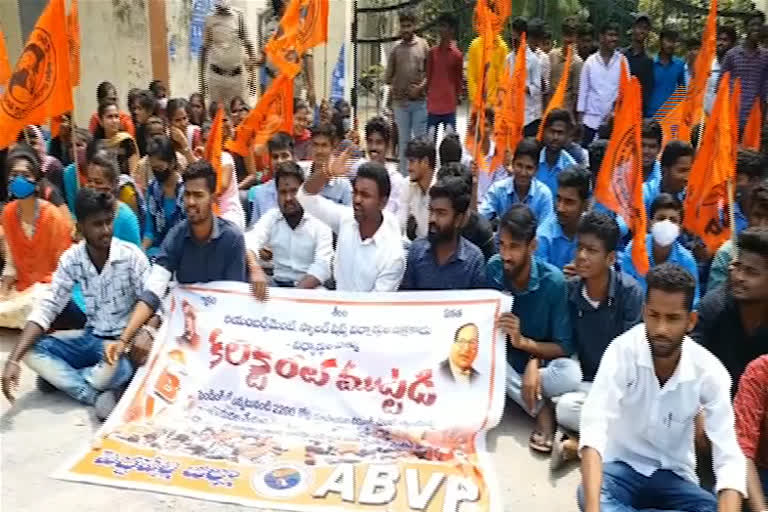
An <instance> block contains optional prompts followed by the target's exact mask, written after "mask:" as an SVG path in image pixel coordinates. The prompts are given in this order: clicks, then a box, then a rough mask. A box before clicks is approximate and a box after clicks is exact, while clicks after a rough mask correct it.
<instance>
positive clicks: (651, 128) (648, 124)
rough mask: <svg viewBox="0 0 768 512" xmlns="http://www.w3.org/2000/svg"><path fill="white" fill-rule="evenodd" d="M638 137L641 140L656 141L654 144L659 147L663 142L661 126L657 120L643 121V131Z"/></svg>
mask: <svg viewBox="0 0 768 512" xmlns="http://www.w3.org/2000/svg"><path fill="white" fill-rule="evenodd" d="M640 137H642V138H643V139H656V142H658V143H659V147H661V143H662V142H663V140H664V133H663V132H662V130H661V125H660V124H659V122H658V121H657V120H655V119H648V120H646V121H643V131H642V133H641V134H640Z"/></svg>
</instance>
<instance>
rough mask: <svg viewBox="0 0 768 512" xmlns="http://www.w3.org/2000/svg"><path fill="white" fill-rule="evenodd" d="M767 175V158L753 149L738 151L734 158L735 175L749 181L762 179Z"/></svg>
mask: <svg viewBox="0 0 768 512" xmlns="http://www.w3.org/2000/svg"><path fill="white" fill-rule="evenodd" d="M766 173H768V156H766V155H765V154H764V153H760V152H758V151H755V150H754V149H740V150H739V152H738V153H737V156H736V174H744V175H746V176H747V177H749V179H750V180H754V179H761V178H764V177H765V175H766Z"/></svg>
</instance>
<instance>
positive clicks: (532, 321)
mask: <svg viewBox="0 0 768 512" xmlns="http://www.w3.org/2000/svg"><path fill="white" fill-rule="evenodd" d="M487 274H488V284H489V285H490V287H491V288H495V289H497V290H501V291H505V292H507V293H509V294H511V295H512V296H513V297H514V301H513V302H512V313H514V314H515V315H516V316H517V317H518V318H519V319H520V333H521V334H522V335H523V336H525V337H526V338H531V339H532V340H536V341H544V342H552V343H557V344H558V345H560V346H561V347H562V348H563V352H564V353H565V355H566V356H568V355H570V354H571V353H572V352H573V348H572V345H571V337H572V335H573V333H572V332H571V317H570V315H569V314H568V287H567V285H566V283H565V278H564V277H563V273H562V272H560V271H559V270H558V269H557V268H555V267H554V266H552V265H550V264H549V263H547V262H545V261H542V260H540V259H539V258H537V257H536V256H533V257H532V258H531V277H530V278H529V280H528V288H526V289H525V290H515V289H512V287H511V285H509V284H507V282H506V279H505V278H504V264H503V263H502V261H501V257H500V256H499V255H498V254H497V255H496V256H494V257H493V258H491V259H490V261H489V262H488V268H487ZM529 358H530V356H529V354H528V353H527V352H523V351H521V350H518V349H516V348H513V347H512V346H511V345H507V362H508V363H509V364H510V365H511V366H512V367H513V368H514V369H515V371H517V372H518V373H520V374H521V375H522V373H523V372H524V371H525V366H526V365H527V364H528V360H529Z"/></svg>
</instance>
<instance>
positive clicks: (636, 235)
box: [595, 61, 649, 275]
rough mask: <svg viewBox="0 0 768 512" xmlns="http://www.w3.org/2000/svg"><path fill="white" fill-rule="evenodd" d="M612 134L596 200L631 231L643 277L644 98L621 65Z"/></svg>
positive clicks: (645, 269) (645, 259)
mask: <svg viewBox="0 0 768 512" xmlns="http://www.w3.org/2000/svg"><path fill="white" fill-rule="evenodd" d="M621 67H622V69H621V76H620V81H619V94H618V99H617V100H616V107H615V111H614V121H613V134H612V136H611V139H610V141H609V142H608V147H607V149H606V152H605V157H604V158H603V163H602V165H601V166H600V172H599V174H598V176H597V184H596V186H595V199H596V200H597V201H599V202H600V203H602V204H603V205H604V206H605V207H606V208H608V209H610V210H612V211H614V212H616V214H617V215H619V216H620V217H622V218H623V219H624V221H625V222H626V223H627V226H628V227H629V228H630V229H631V230H632V233H633V235H632V237H633V238H632V263H633V264H634V266H635V268H636V269H637V271H638V272H639V273H640V274H641V275H645V274H646V273H647V272H648V268H649V264H648V251H647V248H646V244H645V240H646V234H647V229H646V214H645V205H644V203H643V160H642V144H641V136H640V134H641V132H642V95H641V93H640V82H639V81H638V80H637V77H634V76H633V77H630V76H629V71H628V70H627V65H626V61H622V63H621Z"/></svg>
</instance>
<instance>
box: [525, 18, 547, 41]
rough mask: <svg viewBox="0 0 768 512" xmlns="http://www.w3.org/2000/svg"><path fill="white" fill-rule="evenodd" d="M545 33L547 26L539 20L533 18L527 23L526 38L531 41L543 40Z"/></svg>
mask: <svg viewBox="0 0 768 512" xmlns="http://www.w3.org/2000/svg"><path fill="white" fill-rule="evenodd" d="M546 31H547V25H546V23H545V22H544V20H542V19H541V18H533V19H532V20H531V21H529V22H528V37H530V38H531V39H543V38H544V34H545V33H546Z"/></svg>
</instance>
